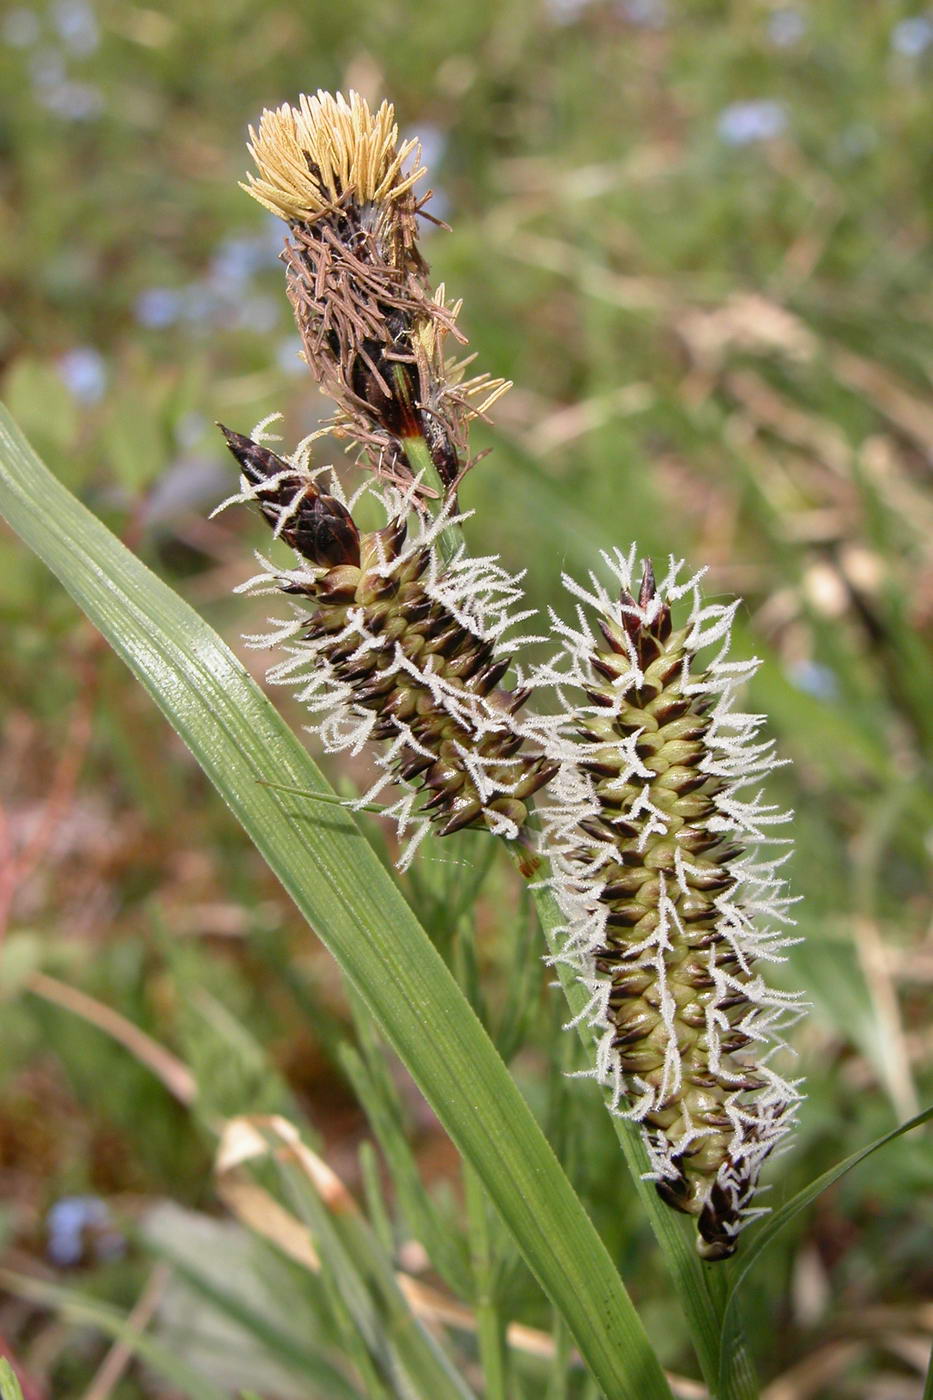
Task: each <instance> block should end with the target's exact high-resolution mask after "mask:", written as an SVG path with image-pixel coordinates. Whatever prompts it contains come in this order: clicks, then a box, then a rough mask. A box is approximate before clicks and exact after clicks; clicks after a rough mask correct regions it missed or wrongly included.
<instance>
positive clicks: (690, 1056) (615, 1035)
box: [537, 553, 802, 1260]
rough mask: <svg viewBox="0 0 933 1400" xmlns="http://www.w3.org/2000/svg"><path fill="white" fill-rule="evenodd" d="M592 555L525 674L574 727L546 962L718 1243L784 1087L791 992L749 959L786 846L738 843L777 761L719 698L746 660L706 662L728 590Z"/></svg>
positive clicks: (783, 914)
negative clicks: (547, 657) (658, 576)
mask: <svg viewBox="0 0 933 1400" xmlns="http://www.w3.org/2000/svg"><path fill="white" fill-rule="evenodd" d="M604 558H606V562H607V563H608V565H609V567H610V569H611V570H612V572H613V573H614V574H615V577H616V580H617V583H618V584H619V586H620V587H619V592H618V594H617V595H616V597H615V598H613V597H611V596H610V594H609V593H608V592H607V591H606V589H605V588H604V587H603V586H602V585H601V584H600V583H599V582H598V581H597V580H596V579H592V580H591V582H592V588H591V589H584V588H581V587H580V586H579V585H578V584H576V583H574V582H573V581H571V580H565V582H566V583H567V584H568V587H569V588H570V591H571V592H572V593H573V594H574V595H575V596H576V597H577V598H578V600H580V602H582V603H584V604H585V605H586V606H587V608H588V609H589V610H590V612H592V613H595V622H596V629H595V632H594V630H593V629H591V627H590V623H589V621H588V618H587V614H586V613H585V612H584V611H583V610H582V609H580V610H579V611H578V619H579V626H578V627H577V628H573V627H569V626H567V625H566V624H563V623H560V622H557V624H556V625H557V630H558V632H559V634H560V635H561V637H562V640H563V644H564V649H563V652H562V654H561V656H560V657H558V658H556V659H555V661H554V662H553V663H552V664H551V665H550V666H548V667H546V668H545V669H544V671H543V672H542V673H541V674H540V675H539V676H538V677H537V679H538V680H539V682H545V683H548V684H552V685H555V686H556V687H557V688H558V690H559V693H560V694H561V696H562V698H563V699H564V701H565V703H567V704H568V706H569V714H568V716H567V721H566V724H567V728H568V729H571V730H575V731H576V741H575V742H571V743H569V744H567V745H566V746H565V748H564V763H563V765H562V768H561V771H560V773H559V775H558V776H557V778H556V779H555V780H554V783H553V785H552V788H551V793H552V801H551V803H550V805H549V806H547V807H545V809H544V810H543V812H542V818H543V821H544V825H545V842H544V846H545V850H546V852H547V853H548V854H549V855H550V857H551V860H552V869H553V875H552V877H551V885H552V888H553V890H554V893H555V896H556V898H557V900H558V903H559V904H560V907H561V910H562V912H563V914H564V916H565V919H566V924H565V927H564V929H563V933H564V936H565V943H564V948H563V951H562V953H561V955H560V959H559V960H560V961H563V962H566V963H568V964H569V965H570V966H571V967H573V969H574V970H575V971H576V973H577V975H578V977H579V978H580V980H581V981H582V983H583V984H584V986H585V987H586V989H587V991H588V992H589V1001H588V1004H587V1006H586V1007H585V1009H584V1011H583V1013H582V1014H581V1016H580V1017H579V1018H577V1019H578V1020H586V1021H587V1022H588V1023H589V1024H590V1025H592V1026H594V1027H595V1028H596V1029H597V1030H598V1031H599V1032H600V1033H601V1034H600V1038H599V1044H598V1052H597V1058H596V1065H595V1068H594V1069H593V1070H592V1071H588V1073H591V1074H592V1075H593V1076H594V1077H595V1078H597V1079H598V1080H599V1082H600V1083H601V1084H603V1085H605V1086H607V1087H608V1088H609V1089H610V1090H611V1095H612V1098H611V1106H612V1109H613V1111H614V1112H616V1113H619V1114H621V1115H622V1116H624V1117H628V1118H631V1119H634V1120H635V1121H636V1122H638V1123H640V1124H641V1128H642V1133H643V1138H644V1142H645V1146H646V1148H647V1151H648V1155H649V1158H650V1161H651V1176H652V1178H653V1179H654V1181H655V1183H656V1186H657V1190H658V1193H659V1194H660V1196H661V1197H662V1199H663V1200H664V1201H665V1202H666V1203H667V1204H668V1205H670V1206H673V1207H674V1208H675V1209H676V1210H680V1211H683V1212H685V1213H687V1214H689V1215H692V1216H694V1217H695V1218H696V1220H697V1226H698V1239H697V1247H698V1249H699V1252H700V1254H701V1255H702V1256H703V1258H705V1259H709V1260H715V1259H725V1258H728V1256H729V1255H731V1254H732V1253H733V1252H734V1250H735V1248H736V1237H737V1235H738V1232H739V1231H740V1230H741V1228H742V1227H743V1225H745V1224H746V1223H747V1222H748V1221H749V1220H750V1219H751V1218H752V1217H753V1216H755V1215H756V1214H759V1213H760V1211H759V1209H758V1208H756V1207H754V1206H753V1204H752V1202H753V1198H754V1195H755V1191H756V1188H757V1184H758V1176H759V1172H760V1169H761V1166H762V1163H763V1162H764V1160H765V1158H766V1157H767V1156H768V1155H769V1154H770V1153H771V1152H772V1151H773V1149H774V1148H775V1146H776V1145H777V1143H778V1142H779V1141H780V1139H781V1138H782V1137H783V1136H784V1134H785V1133H786V1132H787V1131H788V1129H789V1128H790V1126H791V1124H792V1122H793V1119H794V1114H795V1109H796V1105H797V1102H798V1100H799V1093H798V1090H797V1086H796V1085H795V1084H793V1083H788V1082H786V1081H785V1080H784V1079H782V1078H781V1077H780V1075H779V1074H778V1073H777V1072H776V1071H775V1070H774V1069H773V1068H772V1067H771V1065H770V1059H771V1057H772V1055H773V1054H774V1051H775V1050H776V1049H777V1048H779V1047H782V1046H783V1040H782V1038H781V1032H782V1030H783V1029H784V1028H785V1027H786V1026H787V1025H788V1024H790V1022H792V1021H793V1020H796V1018H797V1017H798V1016H799V1015H800V1014H801V1011H802V1007H801V1003H800V1000H799V998H798V997H797V996H795V995H790V994H788V993H784V992H780V991H776V990H774V989H773V988H770V987H768V986H767V985H766V983H765V981H764V979H763V977H762V976H761V973H760V972H759V971H758V970H757V964H758V963H761V962H765V961H780V960H781V949H783V948H784V947H785V946H786V945H787V944H788V943H789V942H791V941H793V940H790V939H788V938H787V937H786V936H785V934H784V932H783V927H784V926H785V925H786V924H788V923H790V922H792V921H791V920H790V919H789V917H788V913H787V910H788V905H789V904H790V903H791V901H790V900H788V899H787V898H786V897H785V896H784V894H783V880H782V878H781V875H780V867H781V865H782V864H783V861H784V860H785V859H786V851H782V852H781V853H779V854H778V855H776V856H771V857H762V856H760V855H757V854H755V853H754V849H753V848H755V847H757V846H758V845H759V844H760V843H763V842H768V841H773V840H774V838H773V836H772V835H771V831H772V828H773V827H774V826H776V825H780V824H781V823H783V822H786V821H787V820H789V814H788V813H782V812H779V811H777V809H775V808H774V807H772V806H770V805H769V804H767V803H765V802H764V800H763V797H762V795H761V793H760V792H759V793H757V794H756V795H755V796H754V797H748V796H746V795H745V789H746V787H747V786H748V785H749V784H755V785H757V784H758V783H759V782H760V780H761V779H762V778H763V777H764V776H765V775H766V774H767V773H768V772H769V771H770V770H771V769H772V768H774V767H776V766H777V760H776V759H775V757H774V754H773V745H772V743H771V742H770V741H760V740H759V737H758V736H759V731H760V727H761V723H762V716H760V715H750V714H743V713H740V712H738V711H737V710H736V709H735V692H736V688H737V686H738V685H740V684H741V683H742V682H743V681H744V680H746V679H747V678H748V677H749V676H751V675H752V674H753V673H754V671H755V670H756V669H757V666H758V663H757V662H756V661H749V662H730V661H727V660H726V652H727V649H728V642H729V628H730V625H731V621H732V616H733V614H734V611H735V605H732V606H719V605H708V604H707V605H704V604H703V602H702V601H701V598H700V594H699V589H698V586H697V585H698V579H699V576H696V577H695V578H693V579H689V580H688V581H686V582H680V581H678V580H679V574H680V566H679V565H677V564H674V563H673V562H672V566H671V569H670V572H669V573H668V575H667V578H666V579H665V580H664V582H663V583H662V584H661V585H660V586H659V585H658V584H657V583H656V581H655V576H654V571H653V569H652V566H651V564H650V562H649V563H647V564H645V566H644V569H643V572H642V576H641V580H640V583H639V584H638V585H637V586H636V584H635V583H634V577H635V575H634V568H633V565H634V553H633V554H630V555H629V556H627V557H624V556H622V555H621V554H616V555H614V556H612V557H609V556H604ZM688 593H690V594H692V595H693V610H692V613H691V614H690V616H689V617H688V618H686V620H684V621H682V622H681V623H680V624H679V625H675V621H674V607H676V604H677V602H678V601H679V599H680V598H682V597H683V596H684V595H685V594H688ZM555 621H556V619H555ZM711 646H712V647H718V650H717V651H716V653H715V655H713V657H712V659H708V660H706V661H703V660H702V656H703V655H704V654H705V655H707V656H708V649H709V648H710V647H711ZM581 693H582V694H581ZM581 701H582V703H581ZM778 844H779V845H780V846H782V847H783V846H784V845H785V844H786V843H784V842H779V843H778Z"/></svg>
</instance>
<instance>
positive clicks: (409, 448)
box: [242, 92, 508, 497]
mask: <svg viewBox="0 0 933 1400" xmlns="http://www.w3.org/2000/svg"><path fill="white" fill-rule="evenodd" d="M249 151H250V154H251V155H252V157H253V159H254V160H255V162H256V166H257V170H258V174H257V175H248V176H247V182H246V183H245V184H244V185H243V186H242V188H243V189H245V190H246V191H247V193H248V194H251V195H252V196H253V198H254V199H257V200H258V201H259V203H260V204H262V205H263V206H264V207H265V208H266V209H269V210H271V211H272V213H274V214H276V215H278V217H279V218H281V219H284V220H285V222H286V223H287V224H288V226H289V234H290V236H289V238H288V239H287V240H286V243H285V248H284V250H283V253H282V259H283V261H284V262H285V265H286V269H287V289H288V296H289V300H290V301H291V303H292V307H293V310H294V312H295V318H296V321H297V324H298V329H299V332H300V334H301V340H302V345H303V348H304V357H305V359H306V361H307V363H308V366H309V368H310V369H311V371H312V373H313V374H314V376H315V378H316V379H317V380H318V383H319V384H320V386H321V388H322V389H323V390H324V392H325V393H326V394H328V395H329V396H330V397H331V398H333V399H334V400H335V401H336V403H337V405H338V410H339V412H338V415H337V418H336V420H335V423H334V427H335V430H336V431H337V432H338V433H341V434H343V435H344V436H346V437H349V438H351V439H352V440H353V441H354V442H355V443H356V444H357V446H358V448H359V450H360V454H361V458H362V460H364V461H365V463H366V464H367V465H368V466H369V467H370V468H371V470H373V471H374V472H375V473H376V474H377V475H379V476H382V477H384V478H386V479H387V480H389V481H393V482H396V483H400V484H403V485H408V484H409V483H411V482H412V481H416V482H417V489H416V495H417V496H424V497H429V496H435V497H436V496H439V495H440V496H444V495H447V494H449V493H452V492H453V491H454V490H455V489H456V486H457V483H458V482H459V480H460V478H461V477H462V476H463V475H464V473H465V472H466V471H467V470H468V469H469V467H470V466H471V465H473V462H472V460H471V458H470V456H469V443H468V426H469V423H470V421H471V420H472V419H473V418H476V417H478V416H482V415H484V414H485V412H486V410H487V409H488V408H489V406H490V405H491V403H492V402H494V400H495V399H496V398H497V397H498V396H499V395H500V394H501V393H503V392H504V391H505V389H506V388H507V387H508V385H507V384H506V383H505V381H504V380H501V379H491V378H490V377H489V376H487V375H479V376H475V377H472V378H470V379H466V378H464V371H465V368H466V364H467V363H468V361H461V362H460V363H454V362H452V361H449V360H448V358H447V352H446V343H447V340H448V338H451V337H452V338H453V340H455V341H458V342H460V343H463V342H464V339H465V337H464V336H463V335H462V333H461V332H460V331H459V330H458V329H457V326H456V319H457V311H458V309H459V308H458V307H457V306H451V305H449V304H448V303H447V301H446V298H445V296H444V290H443V288H440V289H439V290H438V291H437V292H432V290H431V287H430V284H429V281H428V268H427V264H426V263H425V261H424V259H423V258H422V256H421V253H420V251H419V248H418V227H417V216H418V215H419V214H423V208H422V206H423V204H424V203H425V200H426V199H427V196H425V197H424V198H422V199H419V198H418V197H416V195H415V194H414V190H413V187H414V185H415V184H416V183H417V181H418V180H419V179H420V178H421V177H422V175H424V173H425V170H424V167H422V166H421V165H420V164H419V157H420V151H419V147H418V143H417V141H406V142H404V143H402V144H399V139H398V127H397V125H396V122H395V113H394V110H393V108H392V107H391V106H390V104H389V103H387V102H383V104H382V106H381V107H380V108H379V109H378V111H376V112H372V111H371V110H370V108H369V106H368V104H367V103H366V102H365V101H364V100H363V98H362V97H360V96H359V94H358V93H355V92H351V93H350V95H349V97H348V98H347V97H344V96H343V94H342V93H337V94H336V95H332V94H330V93H326V92H318V93H317V95H316V96H315V97H308V96H302V97H301V98H300V99H299V105H298V106H297V107H291V106H289V105H287V104H286V105H284V106H282V107H279V108H277V109H275V110H273V111H265V112H263V114H262V118H261V120H260V122H259V129H258V131H256V130H254V129H253V128H250V142H249ZM423 217H425V218H428V217H430V216H429V215H427V214H423ZM429 478H431V479H433V482H434V484H433V485H432V480H431V479H429Z"/></svg>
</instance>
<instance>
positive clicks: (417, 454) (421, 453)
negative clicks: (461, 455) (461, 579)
mask: <svg viewBox="0 0 933 1400" xmlns="http://www.w3.org/2000/svg"><path fill="white" fill-rule="evenodd" d="M402 445H403V447H404V448H405V456H406V457H407V458H408V465H409V466H410V467H411V469H412V471H413V472H414V474H415V476H420V477H421V480H422V481H423V482H424V484H425V486H431V487H433V488H434V490H435V491H437V492H438V502H437V509H438V510H439V509H440V508H441V507H442V505H443V503H444V501H445V500H446V497H447V487H446V486H445V485H444V483H443V481H441V478H440V475H439V473H438V470H437V467H436V466H435V465H434V462H433V460H432V458H431V454H430V452H429V451H428V444H427V443H426V442H425V440H424V438H423V437H407V438H403V439H402ZM430 504H431V505H432V506H433V504H434V502H433V501H432V502H430ZM434 513H435V514H436V513H437V512H436V511H435V512H434ZM462 538H463V536H462V533H461V530H460V527H459V526H458V525H448V526H447V527H446V528H445V529H444V530H442V531H441V534H440V536H439V538H438V541H437V547H438V550H439V552H440V555H441V558H442V560H443V561H444V563H445V564H446V563H447V561H448V560H449V559H451V558H452V557H453V555H454V551H455V550H456V548H457V545H458V544H459V543H460V541H461V540H462Z"/></svg>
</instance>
